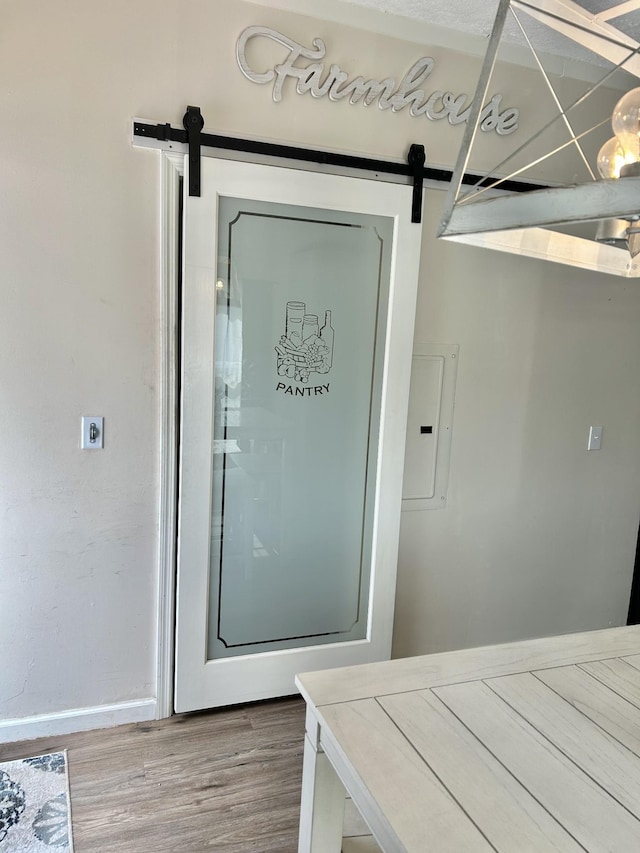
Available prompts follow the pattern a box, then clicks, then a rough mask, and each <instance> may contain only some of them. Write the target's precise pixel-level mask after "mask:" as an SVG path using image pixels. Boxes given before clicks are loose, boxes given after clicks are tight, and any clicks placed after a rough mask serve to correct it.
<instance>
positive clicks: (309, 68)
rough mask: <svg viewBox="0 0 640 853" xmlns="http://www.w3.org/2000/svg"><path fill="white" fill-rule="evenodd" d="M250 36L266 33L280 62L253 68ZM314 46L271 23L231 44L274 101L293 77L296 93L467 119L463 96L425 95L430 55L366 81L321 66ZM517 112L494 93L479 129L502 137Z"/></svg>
mask: <svg viewBox="0 0 640 853" xmlns="http://www.w3.org/2000/svg"><path fill="white" fill-rule="evenodd" d="M253 38H267V39H270V40H271V41H275V42H277V43H278V44H280V45H282V46H283V47H284V48H286V49H287V51H288V53H287V57H286V59H285V61H284V62H281V63H278V64H277V65H274V67H273V68H269V69H267V70H266V71H256V70H255V69H254V68H252V67H251V66H250V65H249V62H248V60H247V55H246V48H247V44H248V43H249V41H250V40H251V39H253ZM312 44H313V47H305V45H303V44H300V43H299V42H297V41H294V39H291V38H289V37H288V36H285V35H283V34H282V33H279V32H278V31H277V30H273V29H271V28H270V27H260V26H252V27H247V28H246V29H245V30H243V32H242V33H241V34H240V37H239V38H238V43H237V45H236V55H237V59H238V65H239V66H240V70H241V71H242V73H243V74H244V75H245V77H247V78H248V79H249V80H251V81H252V82H253V83H261V84H269V83H273V100H274V101H276V102H278V101H280V100H282V89H283V87H284V84H285V82H286V81H287V79H291V80H294V81H295V85H296V91H297V92H298V94H299V95H305V94H307V93H308V92H309V93H311V95H312V96H313V97H314V98H323V97H325V96H327V97H328V98H329V99H330V100H332V101H341V100H343V99H344V98H348V99H349V103H350V104H357V103H360V102H362V103H363V104H364V105H365V106H367V107H368V106H371V104H373V103H374V102H375V101H377V102H378V106H379V108H380V109H381V110H391V111H392V112H399V111H400V110H403V109H405V108H406V107H409V113H410V114H411V115H412V116H415V117H418V116H426V117H427V118H428V119H430V120H431V121H441V120H442V119H445V118H446V119H447V120H448V122H449V124H452V125H456V124H461V123H463V122H466V121H468V120H469V115H470V113H471V103H470V99H469V98H468V97H467V95H464V94H461V95H454V94H453V93H452V92H445V91H435V92H432V93H431V94H427V92H426V91H425V89H424V88H423V84H424V83H425V81H426V80H427V78H428V77H429V75H430V74H431V72H432V71H433V68H434V66H435V60H433V59H432V58H431V57H430V56H423V57H422V58H421V59H418V60H417V61H416V62H414V63H413V65H412V66H411V68H410V69H409V70H408V71H407V73H406V74H405V75H404V77H403V78H402V80H401V81H400V84H399V85H396V80H395V78H394V77H385V78H384V79H383V80H365V78H364V77H361V76H360V77H354V78H353V79H351V80H350V79H349V74H348V73H347V72H346V71H342V69H341V68H340V66H338V65H330V66H329V69H328V70H326V66H325V63H323V62H321V61H320V60H323V59H324V58H325V55H326V52H327V49H326V47H325V43H324V42H323V40H322V39H320V38H315V39H313V42H312ZM299 60H309V63H308V64H307V65H304V66H299V65H296V64H295V63H296V62H298V61H299ZM519 117H520V111H519V110H518V109H516V108H515V107H508V108H507V109H504V110H502V95H494V96H493V97H492V98H491V99H490V100H489V101H488V102H487V103H486V104H485V105H484V107H483V109H482V112H481V114H480V120H479V127H480V129H481V130H483V131H485V132H486V131H491V130H495V132H496V133H498V134H500V136H506V135H507V134H509V133H513V132H514V131H515V130H517V129H518V120H519Z"/></svg>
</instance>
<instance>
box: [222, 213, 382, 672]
mask: <svg viewBox="0 0 640 853" xmlns="http://www.w3.org/2000/svg"><path fill="white" fill-rule="evenodd" d="M392 236H393V220H392V219H391V218H390V217H388V218H387V217H381V216H367V215H361V214H347V213H342V212H337V211H336V212H334V211H327V210H325V209H322V210H316V209H313V208H306V207H297V206H291V205H281V204H270V203H267V202H257V201H256V202H254V201H246V200H239V199H233V198H226V197H221V198H220V199H219V209H218V273H217V278H218V281H217V285H216V288H217V300H216V324H215V325H216V329H215V393H214V403H213V407H214V408H213V416H214V436H213V445H214V446H213V480H212V482H213V494H212V513H211V546H210V583H209V590H210V596H209V597H210V600H209V621H208V658H209V659H216V658H223V657H229V656H234V655H246V654H252V653H255V652H264V651H272V650H278V649H288V648H297V647H303V646H312V645H313V646H315V645H318V644H322V643H335V642H340V641H348V640H349V641H352V640H357V639H363V638H365V637H366V635H367V624H368V605H369V598H368V597H369V586H370V564H371V542H372V531H373V509H374V507H373V503H374V494H375V486H376V472H375V464H376V458H377V441H378V432H379V418H380V400H381V381H382V368H383V363H382V362H383V357H384V350H385V340H384V337H385V328H386V319H387V318H386V306H387V300H388V282H389V271H390V256H391V246H392Z"/></svg>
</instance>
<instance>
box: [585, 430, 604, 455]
mask: <svg viewBox="0 0 640 853" xmlns="http://www.w3.org/2000/svg"><path fill="white" fill-rule="evenodd" d="M601 444H602V427H601V426H590V427H589V440H588V442H587V450H600V446H601Z"/></svg>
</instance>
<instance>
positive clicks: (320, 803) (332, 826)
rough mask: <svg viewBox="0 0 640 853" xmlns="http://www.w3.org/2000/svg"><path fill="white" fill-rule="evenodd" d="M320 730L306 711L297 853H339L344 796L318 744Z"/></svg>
mask: <svg viewBox="0 0 640 853" xmlns="http://www.w3.org/2000/svg"><path fill="white" fill-rule="evenodd" d="M319 735H320V729H319V726H318V723H317V721H316V720H315V717H314V716H313V715H312V714H311V713H310V712H309V710H307V732H306V735H305V739H304V764H303V767H302V799H301V804H300V835H299V839H298V853H340V850H341V848H342V826H343V823H344V804H345V796H346V792H345V790H344V786H343V785H342V782H341V781H340V778H339V777H338V775H337V773H336V772H335V770H334V769H333V767H332V765H331V762H330V761H329V759H328V758H327V756H326V755H325V754H324V752H323V751H322V748H321V747H320V743H319Z"/></svg>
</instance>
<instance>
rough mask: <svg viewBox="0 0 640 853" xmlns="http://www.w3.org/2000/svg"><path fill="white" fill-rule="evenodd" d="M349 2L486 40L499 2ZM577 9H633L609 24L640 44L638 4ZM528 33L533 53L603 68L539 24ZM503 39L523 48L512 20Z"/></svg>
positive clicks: (593, 3) (592, 1) (595, 3)
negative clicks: (533, 49) (622, 7)
mask: <svg viewBox="0 0 640 853" xmlns="http://www.w3.org/2000/svg"><path fill="white" fill-rule="evenodd" d="M348 2H350V3H352V4H354V5H358V6H367V7H369V8H372V9H377V10H378V11H380V12H384V13H387V14H390V15H399V16H401V17H405V18H410V19H412V20H415V21H420V22H423V23H430V24H437V25H438V26H440V27H446V28H448V29H452V30H457V31H459V32H463V33H468V34H473V35H482V36H485V37H488V36H489V35H490V34H491V29H492V26H493V21H494V18H495V15H496V10H497V8H498V0H348ZM579 5H580V6H582V7H583V8H584V9H587V10H588V11H589V12H592V13H593V14H598V13H601V12H604V11H606V10H608V9H612V8H613V7H616V6H624V7H625V8H626V9H629V8H630V7H631V6H635V7H636V8H635V9H634V10H632V11H628V12H627V13H626V14H624V15H622V16H621V17H619V18H617V19H615V20H611V21H610V23H611V24H613V25H614V26H615V27H617V28H618V29H620V30H621V31H622V32H624V33H626V34H627V35H629V36H631V37H632V38H634V39H635V40H636V41H640V2H636V3H631V2H624V3H623V0H581V2H579ZM621 11H623V10H621ZM527 32H528V33H529V35H530V37H531V40H532V42H533V43H534V45H535V46H536V49H537V50H539V51H541V52H546V53H551V54H556V55H559V56H566V57H567V58H572V59H581V60H583V61H586V62H590V63H597V64H602V63H601V61H600V58H599V57H597V56H596V55H594V54H590V53H588V52H587V51H585V50H583V49H582V48H580V47H578V46H577V45H575V44H574V43H573V42H570V41H569V40H568V39H566V38H564V37H562V36H559V35H557V34H555V33H553V32H551V30H549V29H548V28H547V27H544V26H543V25H541V24H536V23H535V22H531V24H530V25H527ZM504 39H505V40H506V41H510V42H512V43H520V44H522V45H524V44H525V42H524V39H523V37H522V34H521V32H520V30H519V28H518V26H517V24H516V23H515V21H514V20H513V19H511V20H510V21H508V22H507V24H506V25H505V30H504Z"/></svg>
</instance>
